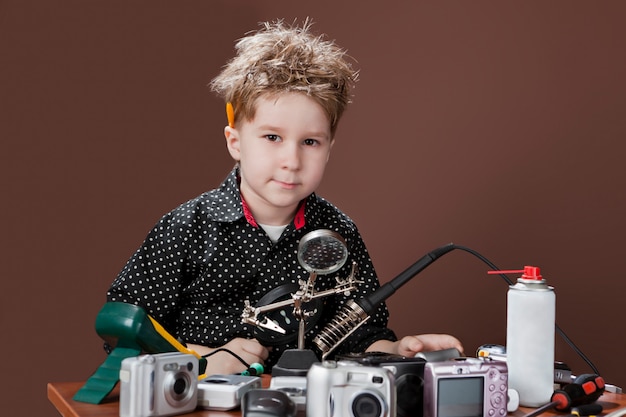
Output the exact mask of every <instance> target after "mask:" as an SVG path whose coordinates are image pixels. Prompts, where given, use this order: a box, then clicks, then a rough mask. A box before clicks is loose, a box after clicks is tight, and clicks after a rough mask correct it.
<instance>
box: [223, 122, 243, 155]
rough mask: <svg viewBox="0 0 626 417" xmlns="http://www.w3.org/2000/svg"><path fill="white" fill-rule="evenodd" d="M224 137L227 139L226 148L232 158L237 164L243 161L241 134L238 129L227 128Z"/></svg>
mask: <svg viewBox="0 0 626 417" xmlns="http://www.w3.org/2000/svg"><path fill="white" fill-rule="evenodd" d="M224 137H225V138H226V147H227V148H228V152H229V153H230V156H231V157H232V158H233V159H234V160H235V161H237V162H239V160H240V159H241V157H240V155H241V150H240V147H239V144H240V143H239V132H238V131H237V129H235V128H233V127H230V126H226V127H225V128H224Z"/></svg>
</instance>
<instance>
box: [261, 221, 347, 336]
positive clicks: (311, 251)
mask: <svg viewBox="0 0 626 417" xmlns="http://www.w3.org/2000/svg"><path fill="white" fill-rule="evenodd" d="M297 255H298V262H299V263H300V265H301V266H302V267H303V268H304V269H305V270H306V271H307V272H309V273H310V274H311V275H310V277H309V280H310V282H309V284H310V285H312V281H313V280H314V279H315V276H316V275H327V274H331V273H333V272H336V271H338V270H339V269H341V267H342V266H343V265H344V264H345V263H346V260H347V259H348V247H347V246H346V242H345V240H344V239H343V237H342V236H341V235H340V234H339V233H337V232H334V231H332V230H329V229H318V230H314V231H312V232H309V233H307V234H306V235H304V236H303V237H302V239H300V243H299V245H298V254H297ZM300 289H301V286H300V285H299V284H295V283H294V284H285V285H281V286H279V287H276V288H274V289H273V290H271V291H270V292H268V293H267V294H265V295H264V296H263V297H262V298H261V299H260V300H259V302H258V304H257V305H256V307H257V308H263V307H268V308H269V307H271V305H272V304H277V303H280V304H282V305H281V306H280V307H278V308H276V309H271V310H269V309H268V311H267V312H264V313H263V314H264V316H265V317H267V318H268V319H270V320H272V321H274V322H276V324H278V325H279V326H280V327H282V328H283V329H284V330H285V333H284V334H281V333H278V332H275V331H272V330H268V329H264V328H261V327H257V328H255V337H256V338H257V339H258V340H259V341H261V342H262V343H263V344H265V345H278V344H284V343H286V342H291V341H293V340H295V339H296V338H297V337H298V333H299V332H298V331H299V327H300V325H301V321H300V320H298V319H296V317H295V316H294V314H293V302H289V301H290V300H291V299H292V294H295V293H296V292H297V291H299V290H300ZM281 302H282V303H281ZM322 302H323V300H322V299H321V298H313V299H311V300H308V301H307V302H306V303H305V305H306V309H307V311H308V312H310V315H308V316H307V319H306V320H305V332H306V331H309V330H310V329H312V328H313V326H315V324H316V323H317V321H318V320H319V318H320V316H321V313H322V308H321V307H322Z"/></svg>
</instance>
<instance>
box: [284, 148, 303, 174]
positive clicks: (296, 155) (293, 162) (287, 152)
mask: <svg viewBox="0 0 626 417" xmlns="http://www.w3.org/2000/svg"><path fill="white" fill-rule="evenodd" d="M281 163H282V165H283V167H284V168H287V169H292V170H293V169H298V168H299V167H300V150H299V149H298V147H297V146H294V145H291V144H289V145H286V146H284V147H283V149H282V153H281Z"/></svg>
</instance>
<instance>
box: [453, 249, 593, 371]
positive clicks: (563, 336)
mask: <svg viewBox="0 0 626 417" xmlns="http://www.w3.org/2000/svg"><path fill="white" fill-rule="evenodd" d="M454 248H455V249H459V250H462V251H465V252H468V253H471V254H472V255H474V256H475V257H477V258H478V259H480V260H481V261H483V262H484V263H486V264H487V265H488V266H489V267H490V268H491V269H492V270H494V271H500V268H498V267H497V266H495V265H494V264H493V263H492V262H491V261H490V260H489V259H487V258H485V257H484V256H483V255H481V254H480V253H478V252H476V251H475V250H473V249H470V248H467V247H465V246H459V245H454ZM498 275H500V276H501V277H502V278H503V279H504V281H506V283H507V284H508V285H513V281H511V279H510V278H509V277H508V276H507V275H506V274H498ZM554 328H555V330H556V332H557V333H558V334H559V335H560V336H561V337H562V338H563V340H565V342H566V343H567V344H568V345H569V346H570V347H571V348H572V349H573V350H574V352H576V353H577V354H578V356H580V357H581V358H582V359H583V360H584V361H585V362H586V363H587V365H589V367H590V368H591V369H592V370H593V372H594V373H595V374H597V375H600V372H599V371H598V368H596V366H595V365H594V364H593V363H592V362H591V360H590V359H589V358H588V357H587V356H586V355H585V354H584V353H583V352H582V351H581V350H580V349H579V348H578V346H576V345H575V344H574V342H573V341H572V340H571V339H570V338H569V337H568V336H567V335H566V334H565V332H564V331H563V330H562V329H561V328H560V327H559V325H558V324H556V323H554Z"/></svg>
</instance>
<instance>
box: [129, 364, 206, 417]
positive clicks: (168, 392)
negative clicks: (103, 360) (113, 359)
mask: <svg viewBox="0 0 626 417" xmlns="http://www.w3.org/2000/svg"><path fill="white" fill-rule="evenodd" d="M197 386H198V358H197V357H195V356H194V355H191V354H187V353H181V352H167V353H157V354H153V355H140V356H136V357H132V358H126V359H124V360H123V361H122V367H121V369H120V417H151V416H154V417H156V416H172V415H176V414H184V413H188V412H190V411H193V410H195V408H196V406H197V404H198V389H197Z"/></svg>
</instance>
